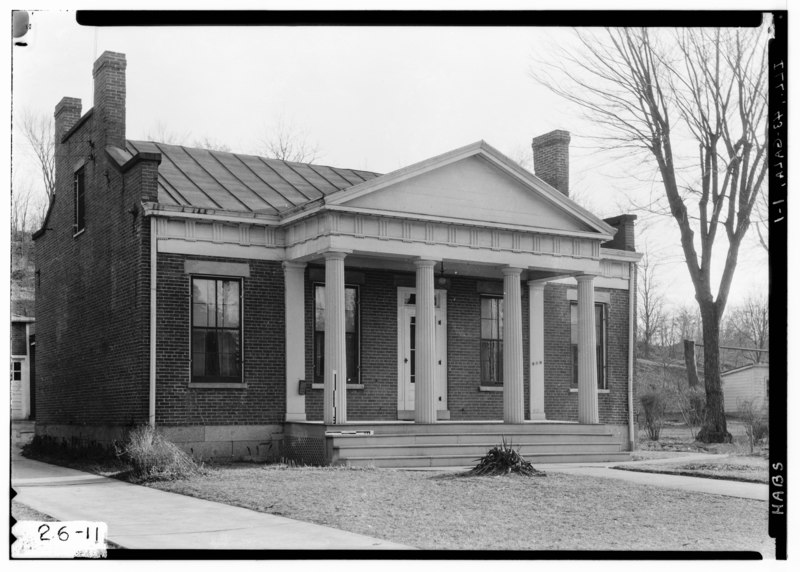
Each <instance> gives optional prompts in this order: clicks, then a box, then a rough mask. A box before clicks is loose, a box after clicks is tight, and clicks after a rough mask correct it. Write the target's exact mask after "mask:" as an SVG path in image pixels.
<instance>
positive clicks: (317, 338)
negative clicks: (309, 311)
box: [314, 284, 360, 383]
mask: <svg viewBox="0 0 800 572" xmlns="http://www.w3.org/2000/svg"><path fill="white" fill-rule="evenodd" d="M344 302H345V306H344V337H345V350H346V353H347V383H358V380H359V369H360V367H359V366H360V361H359V353H360V347H359V346H360V344H359V340H358V320H359V299H358V288H356V287H355V286H345V289H344ZM314 381H315V382H317V383H323V382H324V381H325V285H324V284H317V285H315V286H314Z"/></svg>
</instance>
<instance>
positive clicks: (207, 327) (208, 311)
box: [191, 277, 242, 383]
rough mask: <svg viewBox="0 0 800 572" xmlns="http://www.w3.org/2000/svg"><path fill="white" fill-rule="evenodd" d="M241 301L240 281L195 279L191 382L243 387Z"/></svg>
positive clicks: (192, 316) (192, 309)
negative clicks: (240, 385)
mask: <svg viewBox="0 0 800 572" xmlns="http://www.w3.org/2000/svg"><path fill="white" fill-rule="evenodd" d="M241 297H242V283H241V280H235V279H234V280H231V279H220V278H205V277H193V278H192V306H191V323H192V339H191V346H192V348H191V349H192V359H191V362H192V367H191V375H192V381H194V382H225V383H241V381H242V328H241V323H242V319H241V318H242V317H241V306H242V304H241Z"/></svg>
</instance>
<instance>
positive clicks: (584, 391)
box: [576, 276, 600, 423]
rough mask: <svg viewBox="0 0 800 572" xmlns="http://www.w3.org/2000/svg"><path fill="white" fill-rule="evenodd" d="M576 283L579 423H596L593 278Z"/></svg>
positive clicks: (586, 278) (584, 277) (597, 416)
mask: <svg viewBox="0 0 800 572" xmlns="http://www.w3.org/2000/svg"><path fill="white" fill-rule="evenodd" d="M576 279H577V280H578V422H579V423H599V422H600V417H599V415H598V411H597V355H596V353H595V351H596V346H595V343H596V340H595V325H594V276H576Z"/></svg>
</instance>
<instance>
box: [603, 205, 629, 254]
mask: <svg viewBox="0 0 800 572" xmlns="http://www.w3.org/2000/svg"><path fill="white" fill-rule="evenodd" d="M635 220H636V215H634V214H624V215H618V216H615V217H611V218H605V219H603V222H605V223H607V224H610V225H611V226H613V227H614V228H616V229H617V234H615V235H614V238H612V239H611V240H609V241H608V242H604V243H602V244H601V245H600V246H602V247H603V248H615V249H617V250H629V251H631V252H635V251H636V239H635V236H634V224H633V221H635Z"/></svg>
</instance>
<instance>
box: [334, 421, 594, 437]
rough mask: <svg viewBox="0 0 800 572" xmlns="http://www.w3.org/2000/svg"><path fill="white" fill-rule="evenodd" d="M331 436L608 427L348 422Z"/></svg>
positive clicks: (572, 430) (568, 430) (512, 432)
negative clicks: (342, 434)
mask: <svg viewBox="0 0 800 572" xmlns="http://www.w3.org/2000/svg"><path fill="white" fill-rule="evenodd" d="M327 431H328V433H331V432H337V431H344V432H347V431H349V432H352V431H372V432H373V434H375V435H383V434H403V435H406V434H422V435H437V434H461V435H464V434H473V433H482V434H491V435H497V436H498V439H499V438H500V436H501V435H547V434H553V433H556V434H568V433H578V434H595V435H597V434H601V435H605V434H609V430H608V427H606V426H605V425H581V424H579V423H570V422H563V423H562V422H554V423H520V424H514V425H512V424H507V423H503V422H501V421H497V422H493V421H489V422H474V421H472V422H459V421H444V422H439V423H433V424H428V425H424V424H421V423H412V422H408V423H402V422H398V423H348V424H347V425H329V426H328V427H327Z"/></svg>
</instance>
